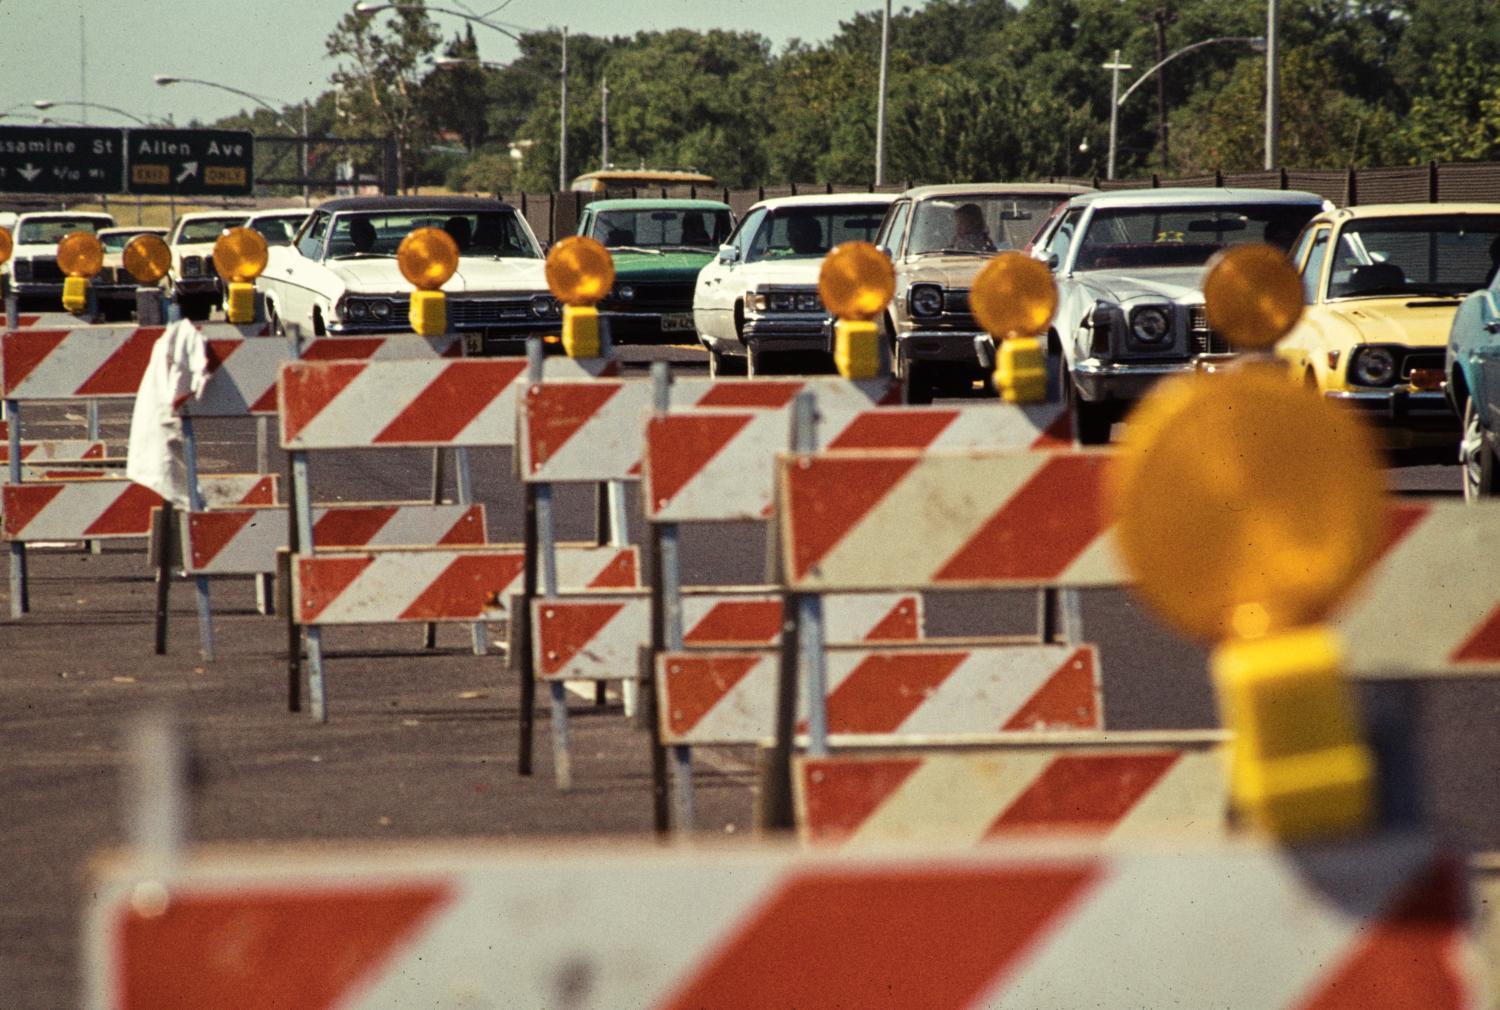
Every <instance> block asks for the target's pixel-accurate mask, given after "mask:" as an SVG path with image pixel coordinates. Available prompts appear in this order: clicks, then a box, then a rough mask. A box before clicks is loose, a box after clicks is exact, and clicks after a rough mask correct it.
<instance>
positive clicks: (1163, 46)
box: [1151, 7, 1171, 175]
mask: <svg viewBox="0 0 1500 1010" xmlns="http://www.w3.org/2000/svg"><path fill="white" fill-rule="evenodd" d="M1151 20H1152V21H1153V22H1155V25H1156V60H1157V63H1158V64H1159V63H1161V61H1163V60H1165V59H1166V58H1167V9H1166V8H1165V7H1158V8H1156V10H1155V11H1154V12H1153V13H1152V16H1151ZM1156 143H1157V145H1158V146H1160V147H1161V170H1162V174H1163V175H1165V174H1166V173H1167V172H1168V171H1169V170H1170V160H1171V159H1170V157H1169V155H1168V150H1167V74H1166V71H1165V70H1163V71H1162V72H1161V73H1159V74H1157V75H1156Z"/></svg>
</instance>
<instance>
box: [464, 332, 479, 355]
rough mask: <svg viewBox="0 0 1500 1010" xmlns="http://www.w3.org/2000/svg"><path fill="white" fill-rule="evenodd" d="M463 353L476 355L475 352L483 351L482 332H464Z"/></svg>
mask: <svg viewBox="0 0 1500 1010" xmlns="http://www.w3.org/2000/svg"><path fill="white" fill-rule="evenodd" d="M464 353H465V354H476V355H477V354H483V353H484V334H483V333H465V334H464Z"/></svg>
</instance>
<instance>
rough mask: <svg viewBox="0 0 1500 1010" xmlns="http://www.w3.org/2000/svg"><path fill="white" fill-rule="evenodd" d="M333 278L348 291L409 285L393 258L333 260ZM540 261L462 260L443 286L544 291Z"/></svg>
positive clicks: (448, 288)
mask: <svg viewBox="0 0 1500 1010" xmlns="http://www.w3.org/2000/svg"><path fill="white" fill-rule="evenodd" d="M328 267H329V269H330V270H332V271H333V274H334V276H335V277H337V278H338V279H339V280H340V281H342V282H343V285H344V287H345V288H346V289H347V290H348V291H351V292H372V293H375V292H399V293H402V294H405V293H407V292H409V291H411V287H412V286H411V282H410V281H408V280H407V279H406V278H405V277H403V276H402V275H401V268H400V267H399V266H398V265H397V264H396V260H395V258H394V257H379V258H372V259H362V260H334V261H332V262H331V263H329V264H328ZM544 269H545V268H544V267H543V265H542V261H541V260H534V259H519V258H512V259H491V258H488V257H478V256H474V257H468V256H466V257H462V258H461V259H459V261H458V270H457V272H455V273H454V275H453V276H452V277H451V278H449V280H448V283H447V284H444V285H443V290H444V291H447V292H450V293H452V292H459V291H527V292H533V291H545V290H547V278H546V274H545V272H544Z"/></svg>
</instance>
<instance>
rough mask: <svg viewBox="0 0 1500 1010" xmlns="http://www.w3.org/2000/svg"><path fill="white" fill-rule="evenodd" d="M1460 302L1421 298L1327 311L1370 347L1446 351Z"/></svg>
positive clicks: (1363, 303) (1353, 303)
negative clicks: (1378, 345)
mask: <svg viewBox="0 0 1500 1010" xmlns="http://www.w3.org/2000/svg"><path fill="white" fill-rule="evenodd" d="M1458 306H1459V303H1458V302H1457V301H1447V300H1442V299H1420V298H1411V297H1406V298H1364V299H1360V300H1358V301H1350V302H1339V303H1337V304H1336V305H1330V306H1328V307H1327V309H1328V314H1329V315H1330V316H1331V317H1332V318H1334V319H1337V320H1339V321H1341V322H1343V323H1345V324H1347V325H1348V326H1350V327H1351V328H1352V329H1353V330H1354V331H1355V332H1356V333H1357V334H1358V339H1359V340H1360V341H1361V342H1363V343H1366V344H1404V345H1406V346H1408V347H1442V346H1444V345H1445V344H1447V342H1448V331H1449V329H1450V328H1451V327H1452V326H1453V316H1454V313H1456V312H1457V311H1458Z"/></svg>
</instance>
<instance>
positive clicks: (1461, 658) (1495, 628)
mask: <svg viewBox="0 0 1500 1010" xmlns="http://www.w3.org/2000/svg"><path fill="white" fill-rule="evenodd" d="M1496 660H1500V607H1496V608H1495V609H1494V610H1492V611H1490V613H1489V616H1488V617H1486V618H1485V619H1484V621H1483V622H1482V623H1481V624H1480V625H1479V627H1478V628H1477V629H1475V631H1474V633H1473V634H1472V635H1470V636H1469V638H1468V640H1467V641H1465V642H1464V644H1463V645H1461V646H1459V647H1458V650H1457V651H1456V652H1454V653H1453V656H1452V657H1451V658H1450V659H1449V660H1448V661H1449V662H1450V663H1493V662H1495V661H1496Z"/></svg>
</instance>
